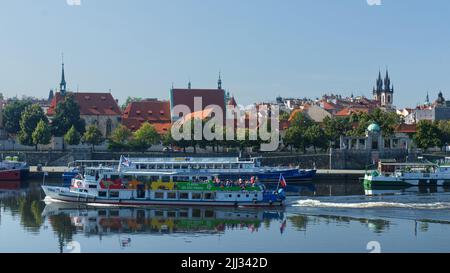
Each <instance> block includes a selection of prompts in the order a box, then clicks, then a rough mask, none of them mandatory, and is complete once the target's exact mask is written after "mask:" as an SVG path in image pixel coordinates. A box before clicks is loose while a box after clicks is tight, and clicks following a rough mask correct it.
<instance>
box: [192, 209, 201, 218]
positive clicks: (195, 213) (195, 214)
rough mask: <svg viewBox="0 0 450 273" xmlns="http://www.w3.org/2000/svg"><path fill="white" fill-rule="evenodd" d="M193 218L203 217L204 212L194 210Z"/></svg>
mask: <svg viewBox="0 0 450 273" xmlns="http://www.w3.org/2000/svg"><path fill="white" fill-rule="evenodd" d="M192 217H195V218H200V217H202V211H201V210H200V209H193V210H192Z"/></svg>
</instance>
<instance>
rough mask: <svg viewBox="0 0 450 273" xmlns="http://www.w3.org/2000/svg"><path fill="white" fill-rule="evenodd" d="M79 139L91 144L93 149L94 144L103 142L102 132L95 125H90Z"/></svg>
mask: <svg viewBox="0 0 450 273" xmlns="http://www.w3.org/2000/svg"><path fill="white" fill-rule="evenodd" d="M81 141H82V142H83V143H87V144H90V145H92V149H94V146H95V145H100V144H101V143H102V142H103V135H102V132H100V130H99V129H98V128H97V127H96V126H94V125H90V126H89V127H88V129H87V130H86V132H85V133H84V134H83V137H82V138H81Z"/></svg>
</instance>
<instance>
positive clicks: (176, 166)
mask: <svg viewBox="0 0 450 273" xmlns="http://www.w3.org/2000/svg"><path fill="white" fill-rule="evenodd" d="M173 168H174V169H181V165H179V164H174V165H173Z"/></svg>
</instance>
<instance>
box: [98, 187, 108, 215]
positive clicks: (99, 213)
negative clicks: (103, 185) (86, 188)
mask: <svg viewBox="0 0 450 273" xmlns="http://www.w3.org/2000/svg"><path fill="white" fill-rule="evenodd" d="M105 193H106V192H105ZM98 216H106V210H99V211H98Z"/></svg>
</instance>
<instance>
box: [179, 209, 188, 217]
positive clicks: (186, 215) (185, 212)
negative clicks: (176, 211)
mask: <svg viewBox="0 0 450 273" xmlns="http://www.w3.org/2000/svg"><path fill="white" fill-rule="evenodd" d="M180 217H189V211H187V210H182V211H180Z"/></svg>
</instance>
